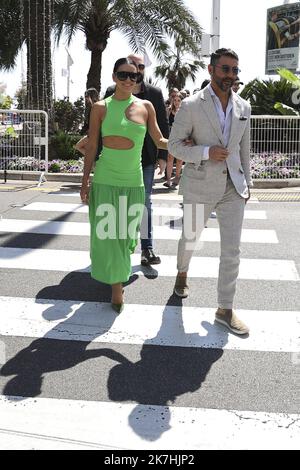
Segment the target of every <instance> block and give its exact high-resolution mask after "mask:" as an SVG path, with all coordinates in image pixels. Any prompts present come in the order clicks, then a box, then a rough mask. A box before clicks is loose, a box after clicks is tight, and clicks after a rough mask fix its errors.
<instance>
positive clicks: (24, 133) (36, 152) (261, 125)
mask: <svg viewBox="0 0 300 470" xmlns="http://www.w3.org/2000/svg"><path fill="white" fill-rule="evenodd" d="M250 156H251V158H250V161H251V174H252V178H253V179H289V178H300V117H298V116H251V155H250ZM1 170H4V179H5V181H6V172H7V171H8V170H23V171H24V170H25V171H39V172H40V173H41V176H40V179H39V184H41V182H42V181H43V179H44V174H47V173H48V115H47V113H46V112H45V111H36V110H34V111H30V110H25V111H21V110H16V109H13V110H11V109H10V110H7V109H0V171H1Z"/></svg>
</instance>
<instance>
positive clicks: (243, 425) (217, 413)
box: [0, 396, 300, 450]
mask: <svg viewBox="0 0 300 470" xmlns="http://www.w3.org/2000/svg"><path fill="white" fill-rule="evenodd" d="M0 413H1V421H2V423H5V426H6V430H5V434H4V433H3V431H2V436H3V435H4V441H3V442H4V444H6V446H7V447H9V448H12V449H20V448H21V449H29V448H38V449H53V448H55V449H66V448H68V449H93V448H98V449H106V450H110V449H118V450H121V449H123V450H124V449H136V450H138V449H143V450H147V449H153V443H152V442H151V439H149V437H151V436H152V435H153V433H154V432H155V428H158V427H159V428H160V429H161V433H162V437H161V439H160V440H159V441H157V442H156V443H155V449H177V450H178V449H237V448H238V449H265V448H266V447H267V448H270V449H274V450H277V449H278V448H279V449H282V448H284V449H295V446H296V445H297V442H296V439H295V436H296V434H297V433H299V430H300V424H299V416H298V415H289V416H287V415H285V414H277V413H276V414H275V413H262V412H260V413H257V412H256V413H254V412H242V411H240V412H234V411H231V410H212V409H201V408H180V407H172V406H170V407H161V406H153V405H152V406H147V405H130V404H115V403H103V402H99V401H97V402H87V401H74V400H55V399H45V398H38V399H27V400H26V402H25V403H24V401H23V400H18V399H17V397H16V398H15V399H14V400H9V399H7V398H6V397H1V396H0ZM168 415H169V416H171V422H170V424H169V420H168V419H166V417H167V416H168ZM57 416H58V417H64V416H68V420H67V421H66V420H65V419H64V418H62V419H59V426H58V419H57ZM128 417H129V419H128ZM297 421H298V422H297ZM216 423H218V425H217V426H216ZM2 426H3V424H1V427H2ZM16 429H17V430H18V432H16ZM203 429H205V432H203ZM37 430H38V432H37ZM0 436H1V429H0ZM137 436H140V439H139V440H138V439H137ZM233 436H234V439H233ZM0 438H1V437H0ZM2 439H3V437H2ZM266 439H267V442H266ZM112 442H113V443H114V445H113V446H112Z"/></svg>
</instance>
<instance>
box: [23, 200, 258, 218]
mask: <svg viewBox="0 0 300 470" xmlns="http://www.w3.org/2000/svg"><path fill="white" fill-rule="evenodd" d="M21 210H24V211H41V212H43V211H44V212H72V213H75V214H87V213H88V206H86V205H83V204H71V203H59V202H32V203H31V204H28V206H25V207H22V208H21ZM153 215H154V216H159V217H181V216H182V209H181V208H180V207H170V206H167V205H166V206H154V207H153ZM245 219H251V220H266V219H267V214H266V211H256V210H250V211H247V210H246V211H245Z"/></svg>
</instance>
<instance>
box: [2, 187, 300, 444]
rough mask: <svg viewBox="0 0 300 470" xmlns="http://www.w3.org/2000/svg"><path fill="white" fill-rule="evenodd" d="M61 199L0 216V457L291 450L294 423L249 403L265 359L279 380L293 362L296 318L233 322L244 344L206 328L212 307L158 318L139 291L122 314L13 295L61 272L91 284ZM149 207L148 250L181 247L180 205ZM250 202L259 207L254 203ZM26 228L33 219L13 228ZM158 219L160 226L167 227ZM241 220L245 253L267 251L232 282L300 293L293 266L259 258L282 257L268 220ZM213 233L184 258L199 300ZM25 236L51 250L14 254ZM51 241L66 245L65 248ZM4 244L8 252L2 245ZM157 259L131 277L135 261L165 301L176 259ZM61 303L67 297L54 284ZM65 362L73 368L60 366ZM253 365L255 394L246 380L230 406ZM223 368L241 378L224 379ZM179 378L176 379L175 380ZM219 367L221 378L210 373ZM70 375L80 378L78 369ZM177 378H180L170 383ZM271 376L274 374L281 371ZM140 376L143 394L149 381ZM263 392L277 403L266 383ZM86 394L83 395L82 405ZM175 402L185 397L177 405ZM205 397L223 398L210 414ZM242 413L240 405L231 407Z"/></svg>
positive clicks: (282, 314) (167, 308) (157, 202)
mask: <svg viewBox="0 0 300 470" xmlns="http://www.w3.org/2000/svg"><path fill="white" fill-rule="evenodd" d="M42 197H43V198H45V196H42ZM69 197H74V198H75V197H78V193H69V192H68V193H67V192H65V193H61V192H60V193H53V195H48V196H47V202H42V201H40V202H33V203H30V204H28V205H27V206H25V207H24V208H22V209H21V210H20V209H19V210H18V212H17V215H18V216H17V217H16V216H15V214H13V215H14V218H7V217H3V219H2V220H1V221H0V234H1V237H2V238H3V240H4V243H3V246H1V247H0V270H1V274H2V273H3V279H4V281H3V282H7V280H8V279H9V277H8V276H6V274H8V275H11V283H12V288H11V293H10V294H9V295H7V294H6V295H2V294H1V289H0V312H1V322H0V381H1V382H0V385H1V384H2V386H1V387H0V416H1V423H0V449H32V448H33V449H54V448H55V449H72V450H73V449H105V450H109V451H110V450H124V449H125V450H128V449H135V450H138V449H145V450H148V449H149V450H150V449H170V450H172V449H176V450H179V449H182V450H185V449H266V448H268V449H278V448H283V449H296V448H298V447H299V430H300V429H299V428H300V424H299V423H300V414H295V413H294V412H289V411H286V410H285V409H284V405H282V406H283V408H282V409H284V412H282V411H277V409H276V407H275V405H274V409H276V410H275V411H270V410H271V409H273V408H272V407H270V408H268V409H267V408H264V406H263V405H261V406H260V405H259V403H260V400H261V399H263V398H262V397H261V394H260V388H261V387H262V380H266V379H265V378H262V377H260V374H261V373H262V369H263V367H264V366H265V367H266V368H267V366H268V364H269V362H268V361H269V360H270V359H269V358H270V357H273V356H272V355H276V356H274V359H273V360H274V361H276V359H275V358H277V359H278V364H276V365H275V366H274V367H275V368H277V369H279V368H280V369H281V370H284V364H286V363H287V362H284V361H287V357H290V358H292V357H295V353H296V352H297V351H298V350H299V328H300V311H298V310H299V309H298V310H292V308H290V309H288V308H287V309H286V310H282V309H278V310H275V309H271V308H270V309H268V310H267V309H266V308H261V309H259V308H255V309H251V310H249V309H245V308H240V309H238V310H237V314H238V315H239V317H240V318H241V319H242V320H243V321H245V323H246V324H247V325H249V327H250V331H251V334H250V336H249V337H248V338H245V339H241V338H240V337H237V336H235V335H233V334H229V332H228V330H226V328H224V327H222V326H221V325H217V324H215V323H214V312H215V308H211V306H210V307H207V306H206V305H205V304H201V305H197V302H193V301H192V300H191V301H190V302H192V303H190V304H189V303H187V304H184V305H183V306H181V305H171V304H170V305H169V304H167V305H165V304H164V305H161V304H159V303H157V301H156V302H154V298H153V302H154V303H153V304H148V303H147V304H145V303H144V302H143V297H142V295H143V292H141V291H140V292H139V291H138V289H137V290H136V291H135V292H136V298H135V299H134V301H133V302H132V301H131V302H126V289H125V302H126V304H125V308H124V311H123V312H122V313H121V314H120V315H116V314H115V313H114V312H113V310H112V309H111V307H110V304H109V303H108V301H107V299H106V300H102V299H101V298H100V299H99V300H97V301H92V300H86V299H85V300H83V299H81V298H80V294H78V295H79V298H77V299H73V298H72V297H68V294H67V293H66V295H65V296H63V299H62V298H61V297H60V296H59V295H58V294H57V295H58V297H57V298H56V297H55V290H52V291H51V289H50V290H49V286H48V285H47V284H46V285H45V286H44V288H45V290H46V291H47V289H48V292H49V293H51V292H54V294H53V297H48V296H47V297H45V296H44V295H42V296H40V295H39V292H38V290H39V289H37V291H36V292H35V291H34V289H35V286H32V287H31V289H32V291H33V292H34V294H33V295H31V296H29V295H27V294H26V293H25V294H23V295H22V292H25V284H26V283H30V279H31V277H30V276H32V275H34V276H36V279H38V277H39V275H41V276H42V275H43V273H49V275H50V273H52V275H53V276H54V277H55V278H56V277H58V279H61V278H63V277H64V274H62V273H67V276H68V275H69V274H70V273H71V274H72V275H74V274H76V275H78V274H80V275H82V274H83V275H84V276H87V274H86V273H88V272H89V271H90V259H89V253H88V251H86V248H84V249H82V246H81V247H80V248H81V249H78V248H77V244H78V241H80V240H81V239H83V237H88V236H89V224H88V222H87V207H86V206H83V205H81V204H80V201H79V197H78V204H76V203H69V202H64V201H68V199H67V198H69ZM153 199H154V215H155V217H156V219H155V224H156V225H155V226H154V239H155V240H157V242H159V243H161V244H163V243H164V245H161V246H167V245H168V242H171V241H173V244H174V242H175V241H177V240H178V239H179V237H180V234H181V230H180V226H179V223H180V222H178V221H176V225H175V226H174V225H173V226H172V225H171V226H170V224H169V223H168V221H170V220H173V219H174V218H176V217H179V218H181V216H182V210H181V208H180V207H179V206H178V203H179V202H180V201H181V198H180V197H178V196H177V195H174V194H172V195H170V198H169V200H166V198H164V199H163V200H162V199H161V196H160V195H156V196H154V198H153ZM52 201H57V202H52ZM250 203H251V204H257V205H258V204H259V202H258V200H257V199H255V198H252V201H250ZM250 207H251V206H250ZM258 207H259V206H258ZM24 211H27V212H24ZM29 211H32V213H31V214H30V213H28V212H29ZM55 212H59V213H63V214H66V213H70V214H72V215H73V214H74V216H76V217H77V220H76V218H75V219H71V220H72V221H67V222H66V221H61V220H60V221H57V220H56V219H55V217H54V215H53V219H52V218H51V217H52V214H51V213H55ZM35 213H36V214H39V217H38V219H39V218H40V216H41V217H42V218H41V219H40V220H37V219H35V215H34V214H35ZM77 214H85V216H82V215H77ZM25 215H26V216H27V217H28V216H29V217H30V218H27V219H26V218H24V217H25ZM43 218H44V220H43ZM158 218H164V223H161V221H162V219H158ZM83 219H85V220H83ZM245 219H246V220H248V221H250V222H249V224H250V228H248V227H249V225H248V227H247V228H244V229H243V231H242V243H243V244H244V247H250V248H251V249H252V250H253V249H254V248H257V249H260V248H262V249H263V248H264V246H265V250H262V251H260V252H259V254H258V256H256V257H250V256H247V257H242V259H241V264H240V272H239V282H245V283H247V282H252V283H256V284H257V285H259V283H261V282H263V283H264V285H267V286H274V288H275V289H276V286H277V285H279V283H286V285H287V284H289V285H290V284H291V285H293V286H294V285H295V286H296V288H297V286H298V284H299V281H300V277H299V272H298V269H297V265H296V263H295V261H294V260H293V259H278V257H277V256H270V254H271V253H272V252H271V251H270V253H268V251H267V250H271V249H276V247H278V246H279V245H280V240H279V239H278V236H277V233H276V230H274V228H272V229H270V228H266V225H263V222H266V221H267V220H268V219H267V211H266V210H253V209H252V208H249V209H248V210H247V211H246V217H245ZM78 220H80V221H78ZM157 221H158V223H157ZM251 221H252V224H253V222H254V221H255V224H256V225H255V228H252V227H253V225H251ZM212 224H213V225H214V226H213V227H210V226H209V227H208V228H206V229H205V230H204V231H203V233H202V236H201V240H200V244H199V245H198V247H197V249H198V250H199V251H197V253H196V254H195V255H194V257H193V258H192V262H191V266H190V271H189V277H190V278H191V280H194V281H196V280H199V285H201V288H203V285H205V284H203V283H207V282H209V280H211V279H213V280H214V281H216V279H217V276H218V265H219V258H218V251H215V256H209V255H207V252H206V249H207V246H208V243H216V242H219V240H220V236H219V230H218V229H217V225H216V221H212ZM260 224H262V225H260ZM27 234H36V235H39V236H40V237H43V236H47V237H52V238H51V239H52V240H56V243H57V245H56V246H55V247H53V248H51V247H48V248H47V247H46V245H45V246H44V245H41V244H40V243H37V244H36V246H35V245H34V246H33V247H32V246H31V245H26V244H24V243H23V244H22V243H21V242H22V239H24V240H25V238H24V236H26V235H27ZM62 235H65V236H68V237H69V238H68V239H63V238H62V237H61V236H62ZM43 238H44V237H43ZM6 239H10V242H9V243H8V244H7V242H6V241H5V240H6ZM66 240H68V242H66ZM14 243H15V244H14ZM26 243H27V242H26ZM65 243H68V244H67V246H65ZM19 244H20V246H19ZM58 244H59V248H57V246H58ZM176 245H177V244H176ZM174 246H175V245H174ZM209 246H210V249H211V250H212V249H213V250H215V249H217V245H216V244H214V245H213V244H212V245H209ZM168 252H170V251H168ZM262 253H264V255H263V256H262ZM159 254H160V255H161V259H162V263H161V264H160V265H155V266H153V267H152V268H147V267H146V268H143V267H141V265H140V255H139V254H137V253H136V254H134V255H132V266H133V269H132V272H133V274H134V275H135V276H138V278H139V279H140V280H141V282H142V283H143V284H142V285H143V286H145V287H144V289H147V290H149V291H151V290H152V289H154V287H153V281H151V279H153V278H157V277H158V279H161V280H162V281H161V282H162V284H161V286H162V289H166V287H165V286H167V289H169V290H170V295H171V293H172V288H173V283H174V276H175V274H176V252H174V253H173V254H172V255H168V254H164V253H163V252H160V253H159ZM19 271H21V272H22V273H23V277H22V279H23V281H22V284H21V285H20V286H16V285H15V284H14V282H13V276H14V275H17V273H18V272H19ZM147 278H150V279H149V280H148V279H147ZM85 279H88V277H85ZM57 282H58V283H59V282H60V281H57ZM85 282H87V281H86V280H85ZM13 285H15V287H13ZM158 285H159V284H158ZM246 285H247V284H246ZM156 286H157V284H156ZM134 288H135V287H133V289H134ZM14 289H17V292H14ZM26 292H27V291H26ZM61 292H62V293H63V294H64V288H63V283H62V287H61ZM99 296H100V297H101V295H100V294H99ZM153 296H154V291H153ZM147 298H148V297H147ZM151 301H152V300H151ZM257 305H259V299H257ZM36 341H38V343H37V342H36ZM56 341H57V343H59V345H61V346H59V345H57V343H56ZM49 342H54V343H49ZM30 343H32V345H30ZM44 345H45V346H44ZM76 345H78V346H80V348H79V349H78V348H77V347H76ZM128 348H129V349H128ZM141 348H142V349H141ZM73 350H74V358H73V356H72V354H71V353H70V351H73ZM68 351H69V353H68ZM152 352H153V353H152ZM96 353H97V354H99V355H100V356H99V357H101V354H104V356H105V361H103V362H102V363H100V362H97V364H98V365H97V367H98V368H99V364H102V366H101V367H102V368H103V372H102V369H101V371H100V370H99V369H96V368H95V371H94V368H93V367H94V366H93V364H94V363H93V358H94V360H96V358H97V357H98V356H97V354H96ZM151 353H152V354H154V358H155V357H156V356H155V355H157V358H156V359H153V364H152V362H151V361H149V364H148V362H147V359H146V358H145V357H144V356H145V355H146V354H147V357H148V355H149V357H152V356H151ZM47 354H48V355H47ZM68 354H69V355H68ZM176 354H179V356H178V357H179V359H178V364H177V363H176V362H175V364H177V365H176V366H175V370H169V369H171V368H172V363H173V360H174V361H175V358H176V357H177V356H176ZM293 354H294V356H293ZM56 355H57V358H56V357H55V356H56ZM202 355H203V356H202ZM252 356H253V357H254V359H253V361H254V363H255V364H257V371H256V375H255V376H252V375H251V377H252V378H253V377H255V378H254V379H253V380H255V381H257V383H253V382H251V379H250V378H249V383H245V390H247V393H246V395H247V396H244V397H243V396H242V397H241V396H240V395H241V393H242V392H241V390H240V389H239V388H240V387H241V386H242V385H241V384H242V382H243V380H244V381H245V380H247V375H244V376H243V377H244V379H242V377H241V378H240V379H239V380H240V381H237V377H238V376H239V374H242V373H245V374H246V373H247V372H248V373H249V374H251V367H250V365H249V364H250V362H251V360H252V359H251V357H252ZM99 357H98V359H99ZM169 357H170V359H169ZM189 358H191V359H189ZM221 358H222V360H221ZM218 359H219V360H218ZM68 360H69V361H70V363H69V362H68ZM155 360H157V363H156V362H155ZM184 361H186V362H184ZM197 361H198V362H197ZM236 361H237V362H236ZM249 361H250V362H249ZM255 361H256V362H255ZM290 361H291V360H290ZM80 362H84V365H85V367H86V368H87V373H88V371H90V372H91V375H90V376H88V375H87V376H86V382H85V384H84V387H83V388H80V380H81V379H80V372H79V373H78V372H76V370H77V368H78V367H79V366H80ZM164 362H165V363H166V364H164ZM95 364H96V363H95ZM143 364H144V365H143ZM221 364H222V365H221ZM234 364H238V365H237V366H236V367H235V366H234ZM241 364H243V366H241ZM1 365H3V367H2V369H1ZM95 367H96V365H95ZM105 367H106V368H107V370H108V372H107V373H109V379H108V384H107V392H105V388H104V389H103V390H102V389H101V392H100V390H98V388H99V387H98V386H95V391H94V388H93V385H92V384H93V383H94V382H93V381H94V380H95V377H97V374H99V373H100V372H101V373H102V374H104V375H101V380H105V377H106V375H105V373H106V372H105V371H106V369H105ZM120 367H123V368H124V371H125V372H124V377H123V375H120V376H119V375H116V377H117V379H116V380H117V383H120V388H121V389H123V390H124V394H123V395H121V398H122V399H121V398H120V399H118V398H114V396H115V395H114V394H116V396H117V395H118V394H117V392H116V389H115V388H114V387H113V386H112V380H113V378H114V375H113V371H114V374H116V373H117V371H118V370H119V369H118V368H120ZM147 367H149V377H150V383H148V384H147V383H145V384H144V383H139V374H140V373H141V369H142V370H143V369H146V371H147ZM151 367H153V368H154V372H155V375H154V376H156V375H157V377H158V380H157V383H155V384H153V375H152V373H153V371H151ZM180 367H182V368H183V371H179V370H178V369H180ZM197 367H198V368H201V367H203V368H204V371H202V372H201V374H203V377H202V375H200V376H199V377H198V376H197V374H198V371H197ZM216 367H220V369H217V370H216V371H215V368H216ZM189 368H191V374H190V375H189ZM277 369H276V370H277ZM218 370H219V373H218V372H217V371H218ZM267 370H269V374H270V380H271V378H272V380H275V379H276V380H277V379H278V376H277V375H276V374H275V375H272V373H273V371H272V367H271V370H270V368H269V369H267ZM80 371H81V373H82V371H83V369H80ZM177 371H178V373H179V372H180V373H183V376H179V379H177V377H176V373H177ZM214 371H215V374H216V375H217V377H219V379H218V380H220V384H221V383H222V382H224V386H225V384H227V381H228V383H229V384H231V386H232V391H231V393H230V400H229V401H230V403H231V404H232V405H231V406H229V405H228V406H227V405H226V404H225V405H223V402H222V394H223V393H225V392H223V391H222V386H220V389H219V390H218V389H215V387H214V386H213V382H210V381H209V380H210V375H211V374H213V373H214ZM208 372H210V373H209V374H208ZM168 373H170V375H168ZM35 374H37V375H35ZM172 374H173V375H172ZM282 374H284V372H282V371H281V375H282ZM31 376H32V378H31V379H30V380H28V378H30V377H31ZM51 377H52V379H51ZM88 377H89V378H88ZM142 377H143V380H145V381H147V373H146V374H145V375H142ZM227 377H228V380H227ZM249 377H250V376H249ZM274 377H275V379H274ZM122 380H124V384H123V385H122ZM285 380H287V379H286V377H285ZM99 381H100V379H99ZM120 381H121V382H120ZM185 381H186V383H185ZM267 381H268V380H267ZM165 382H166V383H165ZM169 382H170V384H169ZM68 383H70V387H68ZM96 383H97V382H96ZM35 387H36V388H35ZM128 387H129V388H128ZM130 387H132V389H133V390H136V392H137V395H136V396H135V395H134V394H133V395H130V394H129V395H128V397H127V398H123V397H125V396H127V395H126V393H127V389H128V390H129V389H130V390H131V388H130ZM238 387H239V388H238ZM270 387H271V389H272V390H273V389H274V395H275V394H276V383H275V382H274V384H273V385H272V384H271V385H270ZM147 388H149V390H148V395H147V394H146V395H145V396H149V397H150V395H151V393H153V398H151V399H150V398H149V403H148V402H147V401H143V400H144V399H143V396H144V395H142V396H140V395H139V393H141V394H142V390H144V389H145V390H146V391H147ZM256 388H257V390H256ZM85 389H86V390H87V391H88V395H86V394H85V392H84V390H85ZM156 389H157V390H156ZM291 389H292V387H291ZM69 390H70V391H69ZM237 390H238V393H237ZM22 391H23V393H22ZM89 391H93V394H91V395H89ZM166 391H167V392H168V393H167V398H166V399H165V398H164V396H165V394H166ZM172 392H173V393H174V396H172ZM143 393H145V392H143ZM205 393H208V395H205ZM202 394H203V398H202ZM181 395H182V396H183V395H184V396H185V399H184V401H182V402H181V401H180V398H181ZM214 395H216V396H220V400H219V401H218V402H217V403H218V405H215V404H214V402H212V403H210V402H208V404H207V405H206V402H207V397H208V396H214ZM248 395H249V397H248ZM187 397H189V398H187ZM227 398H228V397H227ZM267 398H268V399H267V400H266V402H264V403H269V401H270V396H269V395H268V397H267ZM216 400H217V398H216ZM243 400H244V403H245V406H243V405H242V403H243ZM289 400H290V401H291V402H292V400H291V399H289ZM225 401H226V400H225ZM162 403H163V405H162ZM226 403H227V402H226ZM206 406H207V407H206ZM264 410H265V411H264ZM216 423H218V425H217V426H216ZM116 430H117V432H116Z"/></svg>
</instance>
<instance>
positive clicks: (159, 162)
mask: <svg viewBox="0 0 300 470" xmlns="http://www.w3.org/2000/svg"><path fill="white" fill-rule="evenodd" d="M157 167H158V168H159V173H158V174H159V175H163V174H164V173H165V170H166V167H167V162H166V160H163V159H162V158H159V159H158V160H157Z"/></svg>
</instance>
